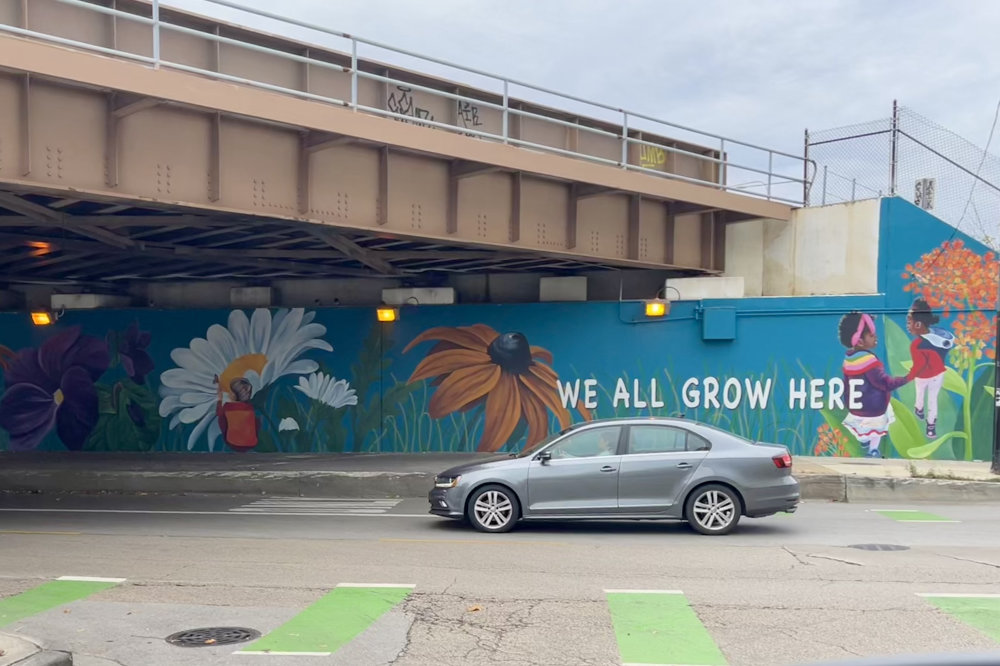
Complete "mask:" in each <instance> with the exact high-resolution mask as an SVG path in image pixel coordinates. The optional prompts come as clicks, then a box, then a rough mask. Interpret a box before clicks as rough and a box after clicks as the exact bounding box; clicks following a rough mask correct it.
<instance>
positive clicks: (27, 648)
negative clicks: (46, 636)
mask: <svg viewBox="0 0 1000 666" xmlns="http://www.w3.org/2000/svg"><path fill="white" fill-rule="evenodd" d="M0 650H2V653H0V666H73V655H71V654H70V653H68V652H60V651H58V650H43V649H42V648H40V647H38V646H37V645H35V644H34V643H32V642H31V641H29V640H27V639H25V638H21V637H20V636H15V635H14V634H5V633H0Z"/></svg>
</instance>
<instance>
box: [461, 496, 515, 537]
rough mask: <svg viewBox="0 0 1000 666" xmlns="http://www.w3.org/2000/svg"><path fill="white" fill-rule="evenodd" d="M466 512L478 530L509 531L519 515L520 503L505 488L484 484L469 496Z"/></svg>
mask: <svg viewBox="0 0 1000 666" xmlns="http://www.w3.org/2000/svg"><path fill="white" fill-rule="evenodd" d="M466 514H467V516H468V518H469V522H470V523H472V526H473V527H475V528H476V529H477V530H479V531H480V532H509V531H510V530H511V529H513V527H514V523H516V522H517V519H518V518H519V517H520V515H521V505H520V503H519V502H518V501H517V496H515V495H514V493H513V492H512V491H510V490H508V489H507V488H504V487H503V486H484V487H482V488H480V489H478V490H477V491H476V492H474V493H473V494H472V497H471V498H469V508H468V511H467V512H466Z"/></svg>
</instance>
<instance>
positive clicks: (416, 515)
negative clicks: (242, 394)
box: [0, 509, 437, 518]
mask: <svg viewBox="0 0 1000 666" xmlns="http://www.w3.org/2000/svg"><path fill="white" fill-rule="evenodd" d="M0 513H118V514H125V513H131V514H140V515H154V516H155V515H161V514H162V515H171V516H336V517H349V516H358V517H364V518H371V517H372V516H377V517H379V518H437V516H432V515H431V514H429V513H348V512H346V511H327V512H323V513H304V512H298V513H290V512H288V511H268V512H265V511H253V512H245V513H244V512H236V511H156V510H152V509H0Z"/></svg>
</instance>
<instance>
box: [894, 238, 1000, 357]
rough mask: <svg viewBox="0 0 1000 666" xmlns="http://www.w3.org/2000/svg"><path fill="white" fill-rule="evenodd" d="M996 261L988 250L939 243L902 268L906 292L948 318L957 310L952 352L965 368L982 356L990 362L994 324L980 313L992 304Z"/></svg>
mask: <svg viewBox="0 0 1000 666" xmlns="http://www.w3.org/2000/svg"><path fill="white" fill-rule="evenodd" d="M998 271H1000V261H998V259H997V256H996V255H995V254H994V253H993V252H987V253H986V254H982V255H980V254H977V253H976V252H974V251H973V250H971V249H969V248H968V247H966V246H965V243H964V242H963V241H961V240H956V241H950V242H946V243H944V244H943V245H942V246H941V247H939V248H937V249H935V250H933V251H931V252H928V253H927V254H925V255H924V256H922V257H921V258H920V261H918V262H917V263H916V264H910V265H907V267H906V271H905V272H904V273H903V279H906V280H910V281H911V282H910V283H909V284H907V285H906V287H904V289H905V290H906V291H908V292H911V293H913V294H916V295H917V296H919V297H920V298H923V299H924V300H926V301H927V302H928V303H929V304H930V306H931V307H932V308H934V309H936V310H937V309H939V310H941V311H942V312H943V314H944V316H945V317H947V316H949V315H950V314H951V312H952V310H956V311H958V314H957V316H956V317H955V321H954V324H953V328H954V331H955V338H956V340H955V351H956V352H957V355H958V356H959V357H960V358H961V359H962V362H963V364H964V365H966V367H970V364H973V363H975V362H976V361H977V360H979V359H980V358H982V357H983V355H984V354H985V355H986V356H987V357H988V358H993V357H994V355H995V350H994V339H993V338H994V335H995V322H996V319H995V317H993V316H987V315H986V314H985V312H984V311H993V310H995V309H996V305H997V279H998Z"/></svg>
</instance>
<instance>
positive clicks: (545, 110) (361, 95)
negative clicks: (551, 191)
mask: <svg viewBox="0 0 1000 666" xmlns="http://www.w3.org/2000/svg"><path fill="white" fill-rule="evenodd" d="M43 1H47V2H49V3H58V4H59V5H64V6H68V7H76V8H78V9H82V10H85V11H86V12H90V13H94V14H99V15H104V16H108V17H112V19H113V20H115V21H117V20H119V19H120V20H122V21H125V22H127V23H129V24H133V25H138V26H145V28H144V30H145V31H146V33H145V36H144V37H143V40H141V41H143V42H144V44H143V46H142V47H141V48H136V47H135V46H134V45H133V47H132V48H131V49H126V48H122V46H121V45H120V44H118V40H117V39H115V40H113V43H112V44H111V45H106V44H101V43H95V42H96V41H98V40H95V39H92V38H91V39H81V38H79V36H72V35H71V34H70V35H68V34H67V30H66V29H56V28H54V27H53V26H48V25H46V26H36V25H32V22H31V21H30V19H29V18H28V17H24V20H23V22H22V25H20V26H16V25H11V24H7V23H3V22H2V19H0V32H6V33H10V34H14V35H18V36H22V37H29V38H33V39H39V40H44V41H48V42H52V43H55V44H60V45H63V46H68V47H72V48H79V49H85V50H88V51H94V52H97V53H102V54H104V55H110V56H114V57H121V58H127V59H129V60H133V61H138V62H141V63H144V64H147V65H149V66H151V67H154V68H160V67H165V68H170V69H175V70H178V71H183V72H188V73H191V74H197V75H201V76H206V77H211V78H214V79H219V80H223V81H228V82H231V83H237V84H241V85H248V86H254V87H257V88H261V89H264V90H269V91H272V92H278V93H283V94H287V95H291V96H294V97H298V98H303V99H309V100H314V101H320V102H326V103H330V104H335V105H339V106H345V107H348V108H351V109H353V110H356V111H359V112H364V113H370V114H375V115H379V116H383V117H389V118H394V119H396V120H400V121H403V122H408V123H412V124H419V125H423V126H427V127H434V128H437V129H441V130H445V131H450V132H458V133H461V134H464V135H466V136H470V137H476V138H479V139H483V140H489V141H497V142H502V143H505V144H511V145H515V146H520V147H523V148H527V149H531V150H538V151H544V152H550V153H556V154H561V155H566V156H569V157H574V158H578V159H583V160H588V161H591V162H597V163H601V164H606V165H609V166H615V167H618V168H622V169H627V170H629V171H635V172H641V173H647V174H651V175H655V176H659V177H663V178H669V179H674V180H680V181H684V182H689V183H694V184H698V185H705V186H710V187H713V188H716V189H721V190H727V191H732V192H737V193H740V194H746V195H750V196H755V197H759V198H764V199H768V200H772V201H778V202H782V203H787V204H791V205H802V204H803V203H804V196H805V193H806V192H808V191H809V188H810V186H811V184H812V181H813V179H814V177H815V175H816V167H815V163H814V162H812V161H811V160H809V159H806V158H804V157H802V156H800V155H795V154H792V153H788V152H783V151H780V150H775V149H772V148H767V147H764V146H759V145H756V144H753V143H748V142H746V141H741V140H739V139H734V138H731V137H726V136H722V135H719V134H714V133H711V132H705V131H701V130H697V129H694V128H691V127H687V126H684V125H679V124H677V123H672V122H669V121H666V120H662V119H659V118H656V117H653V116H650V115H647V114H643V113H638V112H635V111H629V110H627V109H622V108H619V107H614V106H610V105H607V104H604V103H601V102H594V101H591V100H587V99H584V98H582V97H577V96H574V95H569V94H565V93H561V92H558V91H554V90H550V89H548V88H544V87H541V86H537V85H533V84H530V83H526V82H523V81H518V80H515V79H511V78H507V77H503V76H499V75H496V74H491V73H489V72H484V71H481V70H478V69H475V68H471V67H467V66H465V65H461V64H458V63H454V62H449V61H446V60H442V59H438V58H433V57H428V56H424V55H421V54H418V53H414V52H412V51H408V50H406V49H401V48H397V47H394V46H391V45H388V44H383V43H381V42H377V41H373V40H369V39H364V38H362V37H357V36H355V35H350V34H347V33H344V32H339V31H336V30H330V29H327V28H323V27H320V26H316V25H313V24H310V23H307V22H304V21H299V20H296V19H292V18H288V17H284V16H279V15H277V14H274V13H271V12H266V11H262V10H258V9H253V8H249V7H244V6H242V5H239V4H237V3H236V2H232V1H231V0H205V1H206V2H208V3H210V4H213V5H216V6H219V7H222V8H225V9H228V10H235V11H236V12H238V13H239V14H238V16H239V17H240V20H241V22H243V23H245V22H247V21H250V22H257V23H260V22H261V21H262V20H264V21H269V22H277V24H278V26H277V29H275V28H274V27H272V26H267V27H268V28H269V29H268V32H269V33H270V34H269V35H265V34H254V33H253V30H254V29H251V28H245V29H242V28H228V27H227V28H226V29H225V32H227V33H229V34H231V35H233V36H227V35H226V34H223V29H222V28H220V26H219V25H218V24H217V25H216V27H215V29H214V30H211V31H210V30H207V29H206V27H205V25H204V24H205V23H206V21H217V19H205V18H204V17H192V16H191V15H189V14H186V13H184V12H183V11H182V10H179V9H174V8H172V7H169V6H167V5H166V4H164V3H162V2H160V0H152V2H151V3H150V2H145V1H142V0H140V1H130V0H118V1H116V2H115V3H112V6H110V7H108V6H104V5H100V4H95V3H94V2H89V1H87V0H43ZM36 3H38V4H36ZM40 4H41V3H40V2H39V0H34V2H33V3H31V4H30V5H27V6H28V7H31V6H35V7H38V6H40ZM125 6H128V7H129V9H128V10H125V9H123V8H122V7H125ZM198 20H200V21H201V24H199V23H198ZM185 23H186V24H187V25H185ZM192 26H198V27H192ZM59 32H62V33H63V34H57V33H59ZM295 33H298V34H304V33H312V35H319V36H320V39H321V40H323V41H332V40H341V42H345V43H344V44H343V45H344V46H346V47H347V48H346V49H340V50H339V51H338V50H329V49H328V48H327V47H326V46H322V47H315V48H311V47H309V46H308V45H307V44H306V43H304V42H301V41H298V40H296V39H295V38H292V37H288V35H289V34H295ZM251 34H254V37H255V38H254V40H253V41H250V39H249V36H250V35H251ZM273 34H282V35H283V37H281V38H274V37H273V36H272V35H273ZM171 35H175V36H186V37H188V38H191V37H194V38H197V39H200V40H207V41H208V42H211V43H214V44H215V45H216V48H221V47H222V46H226V47H231V48H238V49H243V50H245V51H248V52H255V53H257V54H262V55H266V56H268V57H272V58H277V59H279V60H280V61H283V62H286V63H295V64H298V65H304V66H305V67H306V69H307V71H308V68H316V71H317V72H327V73H329V74H330V75H333V76H340V77H347V78H348V80H349V85H346V84H347V81H345V82H344V83H345V85H343V86H340V87H339V88H337V89H338V90H341V91H342V92H341V93H340V94H331V92H330V91H331V90H333V88H335V87H336V86H327V89H326V90H324V91H323V92H319V91H313V90H311V89H310V86H309V85H308V83H307V84H306V85H305V86H300V85H290V84H289V83H288V82H281V81H278V82H276V81H274V80H272V81H268V80H267V79H268V78H269V77H268V76H264V75H261V76H247V75H236V74H232V73H228V72H225V71H220V70H221V69H222V67H221V66H219V63H218V62H216V63H215V65H216V66H215V67H205V66H200V65H198V64H191V61H190V59H188V62H182V61H181V60H184V59H186V58H184V57H178V55H176V54H171V53H168V52H167V51H168V49H165V48H164V44H165V40H166V39H167V38H168V36H171ZM147 40H148V41H147ZM133 42H135V40H133ZM362 48H365V49H367V50H377V51H381V52H385V53H389V54H391V57H393V58H394V59H396V60H399V59H403V60H407V61H410V62H414V63H415V64H416V65H417V67H418V68H419V69H420V70H421V71H424V72H427V71H432V70H435V69H440V68H447V69H450V70H453V71H457V72H460V73H462V75H464V76H472V77H475V79H476V81H477V86H476V87H475V88H472V87H470V86H465V85H458V84H454V83H450V82H449V81H447V80H444V79H440V78H435V77H433V76H431V75H428V74H415V73H413V72H412V71H406V70H401V69H399V68H398V67H397V66H388V65H384V64H381V63H379V62H377V61H374V60H372V59H370V58H367V57H366V58H362V57H361V56H360V55H359V51H360V50H361V49H362ZM217 57H218V56H217ZM271 78H272V79H273V77H271ZM366 86H367V87H368V88H366V89H364V90H363V88H365V87H366ZM372 87H375V88H376V89H381V91H382V92H381V94H380V95H379V94H376V95H374V99H373V95H371V94H369V93H370V92H371V90H370V88H372ZM417 94H419V95H421V96H423V97H424V99H425V100H435V101H434V102H427V103H422V102H420V101H419V100H418V99H417ZM421 103H422V104H423V106H424V107H436V108H437V109H439V110H440V109H443V108H446V106H450V107H451V108H450V110H446V115H448V116H450V118H448V119H447V120H438V119H437V118H436V117H435V115H434V113H433V112H432V111H429V110H428V109H426V108H421V106H420V104H421ZM442 104H444V105H445V106H442ZM554 128H557V129H558V130H559V132H558V133H555V132H553V129H554Z"/></svg>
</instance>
